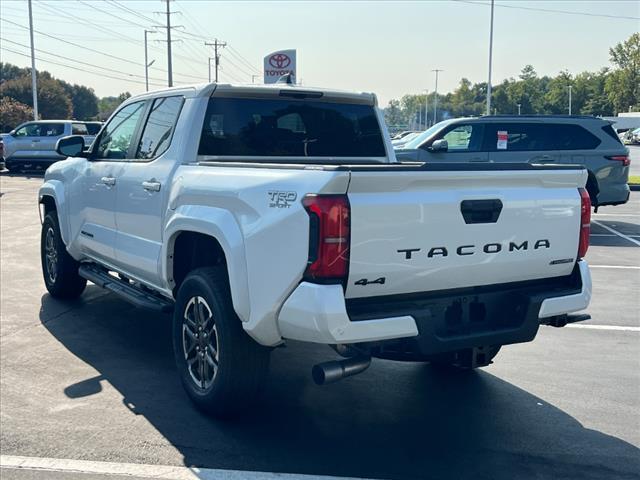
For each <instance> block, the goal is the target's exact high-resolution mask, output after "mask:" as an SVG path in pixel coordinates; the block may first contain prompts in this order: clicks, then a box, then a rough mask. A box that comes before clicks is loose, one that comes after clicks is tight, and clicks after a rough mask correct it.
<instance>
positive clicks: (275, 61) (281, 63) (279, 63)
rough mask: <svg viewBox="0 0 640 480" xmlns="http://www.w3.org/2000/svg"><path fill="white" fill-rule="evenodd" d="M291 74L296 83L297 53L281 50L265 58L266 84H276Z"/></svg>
mask: <svg viewBox="0 0 640 480" xmlns="http://www.w3.org/2000/svg"><path fill="white" fill-rule="evenodd" d="M289 73H290V74H291V76H292V77H293V83H297V82H296V51H295V50H279V51H277V52H273V53H270V54H269V55H267V56H266V57H264V83H276V82H277V81H278V79H279V78H280V77H282V76H283V75H287V74H289Z"/></svg>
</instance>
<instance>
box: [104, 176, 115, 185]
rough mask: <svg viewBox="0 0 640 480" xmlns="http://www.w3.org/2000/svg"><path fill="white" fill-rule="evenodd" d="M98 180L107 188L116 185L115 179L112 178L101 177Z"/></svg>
mask: <svg viewBox="0 0 640 480" xmlns="http://www.w3.org/2000/svg"><path fill="white" fill-rule="evenodd" d="M100 180H101V181H102V183H104V184H105V185H106V186H108V187H113V186H114V185H115V184H116V179H115V178H113V177H102V178H101V179H100Z"/></svg>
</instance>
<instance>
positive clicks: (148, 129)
mask: <svg viewBox="0 0 640 480" xmlns="http://www.w3.org/2000/svg"><path fill="white" fill-rule="evenodd" d="M181 108H182V97H165V98H156V99H155V100H154V101H153V105H152V107H151V112H150V113H149V118H148V119H147V123H146V125H145V126H144V131H143V132H142V137H141V138H140V143H139V144H138V151H137V153H136V159H138V160H142V161H144V160H151V159H153V158H156V157H158V156H160V155H162V154H163V153H164V152H165V151H166V150H167V148H169V144H170V143H171V137H173V131H174V130H175V128H176V122H177V121H178V115H180V109H181Z"/></svg>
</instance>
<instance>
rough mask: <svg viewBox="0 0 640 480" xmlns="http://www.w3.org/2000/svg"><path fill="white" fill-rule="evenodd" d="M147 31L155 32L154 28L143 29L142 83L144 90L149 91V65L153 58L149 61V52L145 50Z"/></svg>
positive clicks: (151, 63)
mask: <svg viewBox="0 0 640 480" xmlns="http://www.w3.org/2000/svg"><path fill="white" fill-rule="evenodd" d="M148 33H156V32H155V30H145V31H144V84H145V87H146V91H147V92H148V91H149V67H150V66H151V65H153V62H155V60H151V62H149V54H148V52H147V34H148Z"/></svg>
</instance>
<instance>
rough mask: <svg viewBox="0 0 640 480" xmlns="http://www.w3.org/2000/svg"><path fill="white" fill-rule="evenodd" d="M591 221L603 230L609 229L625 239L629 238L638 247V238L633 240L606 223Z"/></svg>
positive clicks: (639, 244)
mask: <svg viewBox="0 0 640 480" xmlns="http://www.w3.org/2000/svg"><path fill="white" fill-rule="evenodd" d="M592 223H595V224H596V225H598V226H599V227H602V228H604V229H605V230H609V231H610V232H611V233H615V234H616V235H618V236H619V237H621V238H624V239H625V240H629V241H630V242H631V243H635V244H636V245H638V246H639V247H640V242H639V241H638V240H635V239H634V238H631V237H630V236H628V235H625V234H624V233H620V232H619V231H617V230H614V229H613V228H611V227H609V226H607V225H603V224H602V223H600V222H598V221H597V220H592Z"/></svg>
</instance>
